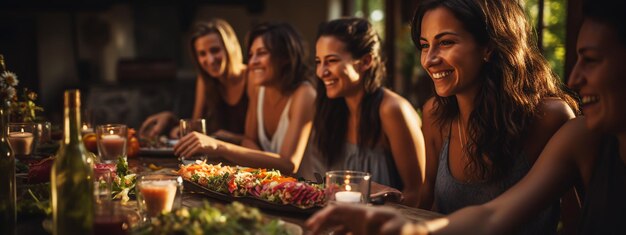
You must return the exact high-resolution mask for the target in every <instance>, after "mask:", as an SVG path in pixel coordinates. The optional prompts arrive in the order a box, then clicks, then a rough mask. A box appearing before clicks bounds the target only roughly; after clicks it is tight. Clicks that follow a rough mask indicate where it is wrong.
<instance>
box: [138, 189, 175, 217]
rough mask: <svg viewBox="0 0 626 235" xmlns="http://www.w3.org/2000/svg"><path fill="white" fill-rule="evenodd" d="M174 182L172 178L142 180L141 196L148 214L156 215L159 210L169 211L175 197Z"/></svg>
mask: <svg viewBox="0 0 626 235" xmlns="http://www.w3.org/2000/svg"><path fill="white" fill-rule="evenodd" d="M176 184H177V182H176V181H174V180H158V181H147V182H142V183H141V186H140V190H139V191H140V192H141V196H142V197H143V201H144V203H145V207H146V210H147V213H148V215H149V216H156V215H158V214H160V213H161V212H170V211H171V210H172V206H173V205H174V198H175V197H176Z"/></svg>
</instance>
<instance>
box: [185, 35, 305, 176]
mask: <svg viewBox="0 0 626 235" xmlns="http://www.w3.org/2000/svg"><path fill="white" fill-rule="evenodd" d="M246 41H247V44H248V45H247V50H248V55H249V62H248V63H249V64H248V73H249V74H248V76H249V78H250V82H251V84H250V86H248V95H249V97H250V104H249V106H248V111H247V114H246V127H245V133H244V140H243V141H242V144H241V146H239V145H234V144H230V143H226V142H223V141H219V140H217V139H214V138H211V137H209V136H206V135H203V134H200V133H192V134H189V135H187V136H185V137H183V138H182V139H181V140H180V142H179V143H178V144H177V145H176V146H174V153H175V154H176V155H193V154H198V153H203V154H208V155H209V156H214V157H216V156H219V157H222V158H225V159H226V160H228V161H231V162H233V163H235V164H238V165H242V166H249V167H260V168H273V169H277V170H280V171H281V172H283V173H288V174H293V173H296V172H297V171H298V168H299V166H300V162H301V161H302V156H303V155H304V151H305V149H306V145H307V141H308V139H309V135H310V133H311V126H312V121H313V115H314V113H315V108H314V102H315V96H316V92H315V88H314V87H313V86H312V85H311V83H310V82H307V81H309V80H310V79H311V77H312V76H311V73H310V69H309V68H308V67H307V61H306V53H305V47H304V46H303V45H302V41H303V40H302V38H301V37H300V35H299V34H298V33H297V32H296V30H295V29H294V28H293V27H292V26H290V25H288V24H268V23H264V24H260V25H257V26H256V27H255V28H253V29H252V31H251V32H250V33H249V34H248V37H247V40H246Z"/></svg>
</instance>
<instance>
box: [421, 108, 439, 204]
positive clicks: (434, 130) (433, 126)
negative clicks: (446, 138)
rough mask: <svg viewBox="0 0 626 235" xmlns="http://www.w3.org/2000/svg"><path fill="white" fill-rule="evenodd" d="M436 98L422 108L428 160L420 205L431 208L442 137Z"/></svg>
mask: <svg viewBox="0 0 626 235" xmlns="http://www.w3.org/2000/svg"><path fill="white" fill-rule="evenodd" d="M433 105H434V99H433V98H431V99H429V100H428V101H426V103H425V104H424V107H423V108H422V114H423V115H422V117H423V121H424V125H422V132H423V133H424V144H425V146H426V162H425V168H424V171H425V172H424V181H423V183H422V186H421V187H420V188H419V196H418V198H419V202H418V207H419V208H422V209H426V210H431V209H432V207H433V201H434V190H435V180H436V178H437V167H438V166H439V151H440V149H441V146H440V144H438V143H439V142H440V141H441V139H442V137H441V132H440V131H439V128H438V127H439V124H438V123H436V121H435V116H434V107H433Z"/></svg>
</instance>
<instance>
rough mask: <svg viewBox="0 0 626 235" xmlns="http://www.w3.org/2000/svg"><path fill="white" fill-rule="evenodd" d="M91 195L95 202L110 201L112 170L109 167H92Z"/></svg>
mask: <svg viewBox="0 0 626 235" xmlns="http://www.w3.org/2000/svg"><path fill="white" fill-rule="evenodd" d="M93 176H94V177H93V179H94V182H93V195H94V201H95V202H96V204H106V203H109V202H111V194H112V191H111V190H112V189H111V187H112V184H113V178H112V177H113V172H111V169H109V168H100V167H95V168H94V169H93Z"/></svg>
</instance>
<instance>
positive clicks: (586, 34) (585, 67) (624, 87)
mask: <svg viewBox="0 0 626 235" xmlns="http://www.w3.org/2000/svg"><path fill="white" fill-rule="evenodd" d="M577 51H578V61H577V62H576V66H575V67H574V69H573V71H572V74H571V76H570V79H569V83H568V85H569V86H570V87H571V88H572V89H574V90H576V91H578V93H579V94H580V96H581V97H582V101H583V105H582V108H583V113H584V115H585V117H586V118H585V120H586V122H587V127H588V128H589V129H592V130H599V131H604V132H608V133H615V132H620V131H622V132H623V131H624V130H626V128H625V126H624V122H625V121H626V109H624V102H626V75H625V74H626V66H624V63H623V60H624V58H626V45H624V43H623V42H621V41H619V38H618V36H617V34H616V33H615V30H614V29H613V28H611V27H610V26H608V25H606V24H602V23H599V22H596V21H593V20H590V19H587V20H585V22H584V23H583V25H582V28H581V29H580V33H579V35H578V45H577Z"/></svg>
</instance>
